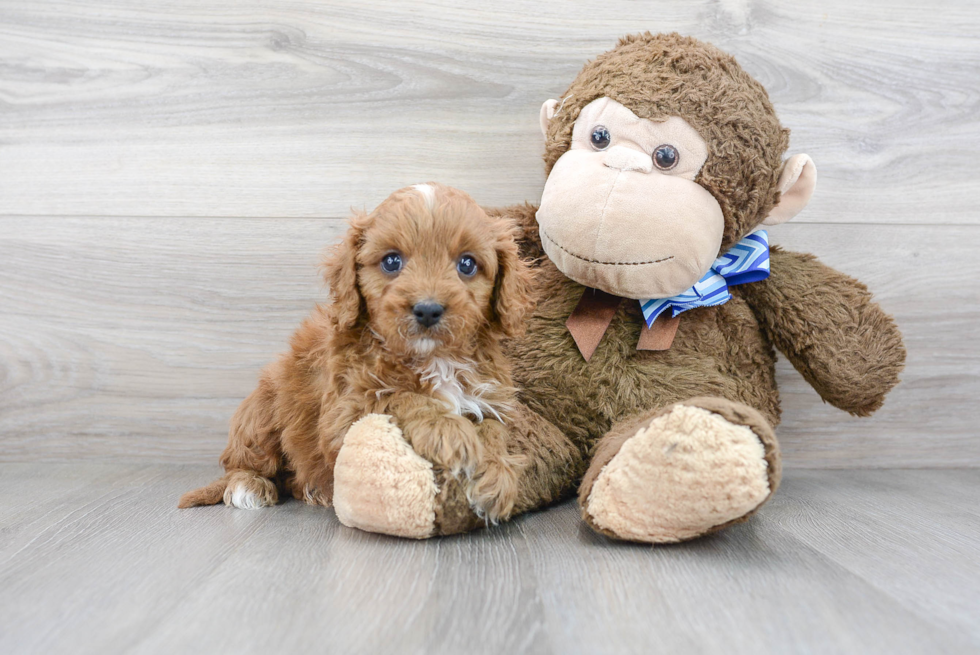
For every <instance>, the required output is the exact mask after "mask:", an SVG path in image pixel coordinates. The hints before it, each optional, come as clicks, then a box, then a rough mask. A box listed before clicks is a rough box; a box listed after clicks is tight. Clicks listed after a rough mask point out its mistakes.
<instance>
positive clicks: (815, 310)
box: [735, 247, 905, 416]
mask: <svg viewBox="0 0 980 655" xmlns="http://www.w3.org/2000/svg"><path fill="white" fill-rule="evenodd" d="M770 265H771V274H770V276H769V278H768V279H766V280H763V281H761V282H753V283H751V284H745V285H740V286H738V287H735V288H736V289H738V293H739V295H741V296H742V297H743V298H745V299H746V300H747V301H748V303H749V305H750V306H751V307H752V310H753V311H754V313H755V315H756V318H758V320H759V323H760V324H761V326H762V329H763V331H764V332H765V334H766V336H767V337H768V338H769V340H770V341H772V343H773V344H775V346H776V347H777V348H779V350H780V351H782V353H783V354H784V355H786V358H787V359H789V361H790V362H792V364H793V366H794V367H796V370H798V371H799V372H800V373H801V374H802V375H803V377H804V378H805V379H806V381H807V382H809V383H810V384H811V385H812V386H813V388H814V389H816V391H817V393H819V394H820V397H821V398H823V399H824V400H825V401H826V402H828V403H830V404H831V405H834V406H835V407H838V408H840V409H843V410H845V411H847V412H850V413H851V414H854V415H856V416H868V415H870V414H871V413H872V412H874V411H875V410H876V409H878V408H879V407H881V405H882V403H883V402H884V400H885V394H887V393H888V392H889V391H890V390H891V389H892V387H894V386H895V385H896V384H897V383H898V374H899V373H900V372H901V371H902V368H903V367H904V365H905V346H904V344H903V343H902V335H901V333H900V332H899V331H898V326H897V325H896V324H895V321H894V319H892V317H891V316H889V315H888V314H886V313H885V312H884V311H882V309H881V308H880V307H879V306H878V305H877V304H876V303H874V302H873V301H872V300H871V293H870V292H869V291H868V288H867V287H866V286H864V285H863V284H861V283H860V282H858V281H857V280H855V279H854V278H851V277H848V276H847V275H844V274H843V273H839V272H838V271H835V270H834V269H832V268H830V267H828V266H825V265H823V264H821V263H820V262H819V261H817V259H816V258H815V257H814V256H813V255H809V254H803V253H795V252H787V251H785V250H780V249H779V248H777V247H773V248H772V251H771V260H770Z"/></svg>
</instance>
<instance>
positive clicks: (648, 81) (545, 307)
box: [335, 33, 905, 543]
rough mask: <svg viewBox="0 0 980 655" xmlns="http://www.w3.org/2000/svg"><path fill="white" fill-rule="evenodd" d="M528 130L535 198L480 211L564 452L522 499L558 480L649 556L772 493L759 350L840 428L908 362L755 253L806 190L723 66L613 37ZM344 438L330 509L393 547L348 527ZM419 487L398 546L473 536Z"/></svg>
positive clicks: (738, 80)
mask: <svg viewBox="0 0 980 655" xmlns="http://www.w3.org/2000/svg"><path fill="white" fill-rule="evenodd" d="M541 128H542V131H543V133H544V137H545V155H544V161H545V170H546V172H547V174H548V177H547V181H546V183H545V187H544V191H543V195H542V198H541V204H540V206H539V207H533V206H530V205H520V206H515V207H509V208H505V209H498V210H491V213H493V214H496V215H505V216H508V217H510V218H511V219H513V220H514V221H515V222H517V223H518V224H519V226H520V227H521V230H522V235H523V236H522V239H521V248H522V254H523V255H524V256H525V257H526V258H529V259H533V260H534V261H535V262H536V267H537V273H538V286H539V292H538V297H537V307H536V309H535V311H534V313H533V316H532V317H531V319H530V320H529V322H528V326H527V332H526V335H525V336H524V337H523V338H520V339H517V340H515V341H514V342H512V344H511V348H510V355H511V356H512V357H513V360H514V362H515V378H516V380H517V381H518V383H519V385H520V386H522V388H523V391H522V400H523V401H524V402H525V403H526V404H527V406H528V407H529V408H530V409H532V410H534V412H536V413H537V414H539V415H540V416H542V417H544V418H545V419H547V420H548V421H550V422H551V423H552V424H554V425H555V426H557V428H558V429H559V430H560V431H561V432H562V433H563V434H564V435H565V437H566V438H567V439H568V440H569V442H570V443H571V444H572V445H574V447H575V449H576V450H577V452H578V453H580V454H581V458H580V459H574V460H573V459H569V458H567V457H565V458H561V459H556V458H551V459H548V458H546V457H537V456H535V454H534V453H525V455H527V462H528V465H527V466H526V467H525V469H524V472H523V474H522V485H523V486H524V488H525V496H526V497H528V498H540V499H543V500H542V501H541V502H542V503H543V502H545V500H549V501H550V500H554V499H556V498H558V497H560V496H561V495H562V494H567V493H570V492H573V491H574V490H575V488H576V486H577V489H578V497H579V503H580V506H581V511H582V517H583V519H584V520H585V521H586V522H587V523H588V525H590V526H591V527H592V528H593V529H595V530H597V531H599V532H602V533H603V534H606V535H608V536H610V537H614V538H617V539H624V540H631V541H639V542H647V543H663V542H676V541H682V540H686V539H691V538H694V537H698V536H700V535H703V534H706V533H709V532H712V531H715V530H719V529H721V528H724V527H725V526H728V525H730V524H732V523H735V522H738V521H743V520H745V519H746V518H747V517H749V516H750V515H751V514H753V513H754V512H755V511H757V510H758V509H759V507H760V506H762V504H763V503H765V502H766V500H768V499H769V498H770V497H771V496H772V494H773V493H774V492H775V491H776V488H777V486H778V485H779V479H780V468H781V463H780V455H779V446H778V443H777V441H776V437H775V434H774V431H773V430H774V428H775V427H776V425H777V424H778V423H779V417H780V408H779V394H778V391H777V389H776V382H775V361H776V356H775V349H776V348H778V349H779V350H780V351H781V352H782V353H783V354H784V355H785V356H786V358H787V359H789V361H790V362H792V364H793V366H795V367H796V369H797V370H798V371H799V372H800V373H801V374H802V375H803V377H804V378H805V379H806V380H807V382H809V383H810V384H811V385H812V386H813V387H814V389H816V391H817V392H818V393H819V394H820V396H821V397H822V398H823V399H824V400H825V401H826V402H828V403H831V404H832V405H834V406H836V407H839V408H840V409H842V410H845V411H847V412H850V413H851V414H854V415H857V416H867V415H870V414H871V413H872V412H874V411H875V410H876V409H878V408H879V407H880V406H881V405H882V402H883V401H884V397H885V394H886V393H887V392H888V391H889V390H890V389H891V388H892V387H894V386H895V384H896V383H897V382H898V375H899V373H900V371H901V370H902V368H903V365H904V360H905V349H904V346H903V344H902V338H901V334H900V333H899V331H898V329H897V327H896V325H895V323H894V321H893V320H892V319H891V318H890V317H889V316H888V315H887V314H885V313H884V312H883V311H882V310H881V309H880V308H879V307H878V305H876V304H875V303H874V302H872V300H871V294H870V293H869V292H868V290H867V288H866V287H865V286H864V285H863V284H861V283H860V282H858V281H856V280H854V279H853V278H850V277H848V276H846V275H843V274H842V273H839V272H837V271H835V270H833V269H831V268H828V267H827V266H824V265H823V264H821V263H820V262H818V261H817V260H816V259H815V258H814V257H813V256H811V255H808V254H801V253H793V252H788V251H783V250H780V249H779V248H776V247H772V248H770V247H769V245H768V234H767V232H766V230H765V228H767V227H769V226H774V225H778V224H779V223H782V222H784V221H787V220H789V219H790V218H792V217H793V216H795V215H796V214H797V213H798V212H799V211H800V210H802V209H803V207H804V206H805V205H806V204H807V201H808V200H809V198H810V196H811V194H812V193H813V189H814V185H815V183H816V169H815V166H814V164H813V162H812V161H811V160H810V158H809V157H807V156H806V155H794V156H791V157H789V158H788V159H784V158H783V156H784V153H785V152H786V149H787V146H788V141H789V132H788V130H786V129H784V128H783V127H782V126H781V125H780V123H779V121H778V119H777V118H776V114H775V111H774V109H773V107H772V104H771V103H770V101H769V97H768V95H767V94H766V91H765V89H763V88H762V86H761V85H760V84H759V83H758V82H756V81H755V80H754V79H752V78H751V77H750V76H749V75H748V74H746V73H745V72H744V71H743V70H742V69H741V68H740V67H739V65H738V64H737V63H736V62H735V60H734V58H732V57H731V56H729V55H727V54H725V53H723V52H721V51H720V50H718V49H717V48H715V47H713V46H711V45H708V44H705V43H702V42H699V41H697V40H695V39H693V38H688V37H683V36H680V35H677V34H666V35H651V34H649V33H647V34H643V35H637V36H630V37H626V38H624V39H622V40H621V41H620V42H619V44H618V45H617V46H616V47H615V48H614V49H613V50H611V51H609V52H607V53H605V54H603V55H601V56H599V57H598V58H596V59H595V60H594V61H592V62H590V63H588V64H587V65H586V66H585V67H584V68H583V69H582V71H581V73H579V75H578V77H576V78H575V80H574V81H573V82H572V84H571V86H569V88H568V90H567V91H566V92H565V94H564V95H563V96H562V98H561V99H558V100H549V101H548V102H546V103H545V104H544V106H543V107H542V109H541ZM352 432H353V430H352ZM362 438H363V435H358V434H350V435H349V442H350V443H349V445H348V444H345V446H344V450H342V451H341V457H340V459H339V460H338V475H337V488H336V490H335V494H337V495H338V496H339V498H337V499H336V500H337V501H338V502H337V503H335V504H336V506H337V513H338V516H339V517H340V518H341V520H342V521H343V522H345V523H346V524H348V525H353V526H358V527H365V528H369V529H372V530H375V531H380V532H390V533H393V534H404V532H403V531H401V530H400V529H399V526H398V525H397V518H393V519H392V521H391V525H384V524H383V522H382V523H379V522H378V521H377V518H376V517H374V518H373V519H372V521H371V522H368V521H366V520H365V521H362V520H361V517H359V516H358V515H357V511H356V507H358V506H361V505H365V506H367V505H372V506H377V503H378V502H382V503H383V502H384V499H383V498H379V497H378V494H379V493H380V492H379V491H378V490H377V489H376V488H375V487H372V484H371V480H372V469H374V470H377V467H378V466H383V465H386V464H383V465H379V463H378V462H372V461H365V460H363V459H358V457H357V455H356V453H357V443H358V442H359V440H360V439H362ZM372 438H373V437H372ZM391 438H392V439H397V438H399V437H398V436H397V434H395V435H393V436H392V437H391ZM526 443H531V444H533V440H527V441H526ZM345 450H346V451H347V452H346V454H345V452H344V451H345ZM548 462H556V463H555V465H554V466H551V468H549V466H550V465H549V464H548ZM341 465H343V467H344V469H345V471H344V474H343V475H341V474H340V471H339V467H340V466H341ZM429 475H432V476H435V478H436V482H437V484H436V488H438V489H439V493H438V494H437V496H433V497H432V498H431V499H428V498H427V499H425V503H426V504H425V507H424V510H425V512H426V516H429V515H431V516H432V517H433V518H432V521H431V524H427V525H426V528H425V530H422V531H421V532H420V533H419V534H418V535H415V536H430V535H435V534H448V533H452V532H459V531H463V530H468V529H471V528H473V527H476V526H478V525H480V521H479V520H477V519H476V518H475V517H474V515H473V513H472V511H471V510H470V509H469V506H468V503H467V501H466V498H465V496H463V494H462V493H461V492H460V491H459V485H455V484H454V483H453V481H452V480H451V479H449V477H448V476H447V475H446V474H445V473H444V472H440V471H439V470H438V467H436V469H433V471H432V473H430V474H429ZM542 485H546V486H547V489H548V490H549V491H548V493H536V489H537V488H538V487H540V486H542ZM531 504H533V503H529V504H528V505H531ZM351 508H354V509H351ZM390 509H391V512H390V514H391V516H392V517H397V516H399V511H400V509H401V508H397V507H391V508H390ZM524 509H530V506H526V507H524Z"/></svg>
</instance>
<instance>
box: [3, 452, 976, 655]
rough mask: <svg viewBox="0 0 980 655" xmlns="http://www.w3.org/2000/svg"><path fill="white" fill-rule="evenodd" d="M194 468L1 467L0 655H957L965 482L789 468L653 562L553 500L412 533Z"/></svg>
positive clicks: (969, 567)
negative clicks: (458, 530)
mask: <svg viewBox="0 0 980 655" xmlns="http://www.w3.org/2000/svg"><path fill="white" fill-rule="evenodd" d="M216 473H217V471H216V469H215V468H214V467H204V466H184V467H178V466H161V465H154V466H126V465H122V464H115V465H113V466H111V467H107V466H106V465H104V464H92V463H84V464H81V465H79V464H54V465H38V464H0V525H3V526H4V528H3V530H2V531H0V651H2V652H4V653H46V654H57V653H79V652H83V653H90V652H91V653H95V652H100V653H116V652H135V653H163V652H166V653H173V652H234V653H242V654H248V653H268V652H310V651H316V652H337V653H354V652H357V653H367V652H399V653H419V654H423V653H424V654H434V655H438V654H441V653H459V652H469V653H476V654H479V653H502V652H506V653H570V654H577V653H650V652H725V653H733V654H740V653H753V654H765V653H786V652H816V653H840V652H849V653H870V654H875V653H888V654H889V655H891V654H893V653H930V654H932V653H966V652H973V651H975V650H976V649H977V648H978V647H980V622H978V620H977V617H976V612H975V611H973V610H974V609H975V607H976V603H977V601H978V597H977V589H980V570H978V567H977V562H978V561H980V548H978V544H980V514H978V513H977V510H976V506H975V504H972V505H971V504H967V503H964V502H962V500H963V499H964V498H976V497H977V494H978V493H980V472H978V471H976V470H972V471H962V470H960V471H956V470H950V471H910V472H909V471H789V472H788V473H787V476H786V479H785V481H784V484H783V487H782V489H781V490H780V492H779V494H777V496H776V499H775V500H774V501H773V502H772V503H771V504H769V505H767V506H766V507H764V508H763V509H762V511H761V512H760V514H759V515H757V516H756V517H755V518H754V519H753V520H752V521H750V522H749V523H747V524H744V525H739V526H735V527H733V528H731V529H729V530H727V531H725V532H723V533H720V534H718V535H714V536H711V537H708V538H704V539H700V540H697V541H694V542H690V543H687V544H683V545H679V546H666V547H657V548H651V547H649V546H641V545H636V544H626V543H614V542H611V541H609V540H607V539H605V538H604V537H601V536H599V535H597V534H595V533H593V532H592V531H590V530H589V529H588V528H587V527H585V526H584V525H583V523H582V521H581V519H580V518H579V517H578V512H577V509H576V507H575V505H574V504H573V503H566V504H564V505H559V506H557V507H555V508H552V509H550V510H547V511H544V512H539V513H535V514H531V515H527V516H524V517H521V518H519V519H517V520H515V521H513V522H511V523H508V524H505V525H503V526H500V527H498V528H494V529H492V530H488V531H483V532H478V533H473V534H470V535H465V536H462V537H456V538H445V539H434V540H431V541H423V542H417V541H411V540H400V539H394V538H389V537H383V536H379V535H373V534H369V533H364V532H359V531H356V530H352V529H349V528H345V527H343V526H341V525H340V524H339V523H338V522H337V520H336V518H335V516H334V514H333V512H332V511H331V510H325V509H321V508H313V507H307V506H305V505H302V504H300V503H297V502H295V501H289V502H286V503H284V504H283V505H280V506H278V507H275V508H270V509H265V510H259V511H251V512H250V511H244V510H233V509H229V508H226V507H224V506H218V507H210V508H196V509H192V510H177V509H176V506H175V505H176V499H177V497H178V496H179V494H180V492H182V491H184V490H185V489H187V488H188V487H190V486H193V485H196V484H199V483H201V482H203V481H205V480H207V479H209V476H211V475H214V474H216ZM26 507H30V511H25V508H26Z"/></svg>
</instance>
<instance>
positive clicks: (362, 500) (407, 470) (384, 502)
mask: <svg viewBox="0 0 980 655" xmlns="http://www.w3.org/2000/svg"><path fill="white" fill-rule="evenodd" d="M438 491H439V490H438V487H437V486H436V479H435V473H434V472H433V470H432V464H431V463H430V462H429V461H427V460H425V459H423V458H422V457H420V456H419V455H418V454H417V453H416V452H415V451H414V450H412V447H411V446H410V445H409V444H408V442H407V441H405V439H404V438H403V437H402V431H401V430H400V429H399V428H398V426H396V425H395V424H394V422H393V421H392V419H391V417H390V416H386V415H383V414H368V415H367V416H365V417H364V418H362V419H360V420H359V421H357V422H356V423H354V425H352V426H351V428H350V430H349V431H348V432H347V436H346V437H344V445H343V446H342V447H341V449H340V453H339V454H338V455H337V463H336V466H335V467H334V491H333V505H334V510H335V511H336V512H337V518H338V519H340V522H341V523H343V524H344V525H346V526H349V527H352V528H359V529H361V530H366V531H368V532H379V533H382V534H389V535H394V536H398V537H410V538H413V539H425V538H427V537H431V536H433V535H434V534H435V533H436V496H437V495H438Z"/></svg>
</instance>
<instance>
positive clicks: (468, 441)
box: [405, 414, 483, 478]
mask: <svg viewBox="0 0 980 655" xmlns="http://www.w3.org/2000/svg"><path fill="white" fill-rule="evenodd" d="M405 436H406V438H407V439H408V441H409V442H410V443H411V444H412V448H413V449H414V450H415V452H416V453H418V454H419V455H421V456H422V457H424V458H425V459H427V460H429V461H430V462H432V463H433V464H437V465H439V466H441V467H442V468H444V469H446V470H447V471H449V472H450V473H451V474H452V475H453V477H457V478H458V477H460V476H461V475H465V476H466V477H472V476H473V474H474V472H475V471H476V467H477V465H478V463H479V462H480V460H481V459H482V457H483V444H482V443H481V442H480V437H479V436H478V435H477V431H476V427H475V426H474V425H473V422H472V421H470V420H469V419H468V418H465V417H463V416H459V415H457V414H442V415H440V416H438V417H435V418H432V419H431V420H426V421H412V422H411V423H406V426H405Z"/></svg>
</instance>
